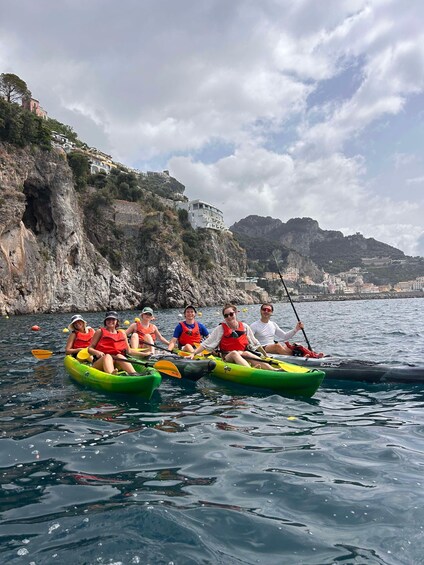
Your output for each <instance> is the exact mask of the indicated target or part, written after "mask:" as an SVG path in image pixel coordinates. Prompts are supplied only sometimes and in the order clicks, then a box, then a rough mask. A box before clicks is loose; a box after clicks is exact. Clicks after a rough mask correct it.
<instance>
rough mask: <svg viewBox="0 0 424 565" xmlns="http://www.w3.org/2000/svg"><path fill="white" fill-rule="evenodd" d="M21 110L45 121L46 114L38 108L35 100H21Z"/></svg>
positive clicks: (38, 103)
mask: <svg viewBox="0 0 424 565" xmlns="http://www.w3.org/2000/svg"><path fill="white" fill-rule="evenodd" d="M22 108H23V109H24V110H28V112H32V113H33V114H35V115H36V116H39V117H40V118H43V120H47V112H46V111H45V110H44V109H43V108H42V107H41V106H40V102H39V101H38V100H36V99H35V98H22Z"/></svg>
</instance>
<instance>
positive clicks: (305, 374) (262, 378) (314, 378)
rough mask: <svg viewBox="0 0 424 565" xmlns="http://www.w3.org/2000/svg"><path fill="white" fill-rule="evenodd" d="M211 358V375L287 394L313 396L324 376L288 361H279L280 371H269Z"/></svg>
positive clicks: (322, 373)
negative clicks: (213, 364) (302, 368)
mask: <svg viewBox="0 0 424 565" xmlns="http://www.w3.org/2000/svg"><path fill="white" fill-rule="evenodd" d="M213 359H214V361H215V363H216V367H215V369H214V370H213V371H212V373H211V374H212V376H214V377H218V378H219V379H223V380H225V381H228V382H232V383H236V384H239V385H244V386H250V387H255V388H264V389H269V390H272V391H275V392H278V393H280V394H284V395H287V396H304V397H310V396H313V395H314V394H315V392H316V391H317V389H318V388H319V386H320V384H321V383H322V381H323V379H324V376H325V374H324V372H323V371H318V370H312V371H310V370H308V369H305V370H303V371H299V369H300V367H296V366H293V365H289V364H288V363H281V369H282V370H280V371H271V370H269V369H260V368H255V367H244V366H242V365H236V364H235V363H226V362H225V361H223V360H222V359H219V358H218V357H213ZM292 368H293V370H291V369H292Z"/></svg>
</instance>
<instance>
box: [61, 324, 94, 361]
mask: <svg viewBox="0 0 424 565" xmlns="http://www.w3.org/2000/svg"><path fill="white" fill-rule="evenodd" d="M68 329H69V331H70V332H71V333H70V335H69V337H68V340H67V342H66V348H65V352H66V355H73V356H74V357H76V355H77V353H78V352H79V351H81V349H86V348H87V347H88V346H89V345H90V343H91V340H92V338H93V335H94V330H93V328H90V326H87V322H86V321H85V320H84V318H83V317H82V316H80V315H79V314H75V316H72V318H71V323H70V324H69V326H68Z"/></svg>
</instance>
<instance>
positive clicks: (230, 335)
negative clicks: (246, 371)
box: [219, 322, 249, 353]
mask: <svg viewBox="0 0 424 565" xmlns="http://www.w3.org/2000/svg"><path fill="white" fill-rule="evenodd" d="M221 326H222V328H223V330H224V335H223V336H222V338H221V341H220V342H219V349H220V350H221V352H222V353H228V352H229V351H245V350H246V348H247V346H248V345H249V340H248V339H247V335H246V330H245V329H244V326H243V323H242V322H239V325H238V328H237V329H236V330H232V329H231V328H229V327H228V326H227V324H225V323H222V324H221Z"/></svg>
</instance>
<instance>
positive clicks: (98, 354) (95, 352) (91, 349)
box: [88, 330, 104, 357]
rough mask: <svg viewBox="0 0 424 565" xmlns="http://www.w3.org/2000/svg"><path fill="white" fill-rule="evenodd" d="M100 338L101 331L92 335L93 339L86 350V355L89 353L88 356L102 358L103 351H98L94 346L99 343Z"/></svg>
mask: <svg viewBox="0 0 424 565" xmlns="http://www.w3.org/2000/svg"><path fill="white" fill-rule="evenodd" d="M101 336H102V330H97V331H96V332H95V333H94V335H93V339H92V340H91V343H90V346H89V348H88V353H90V355H95V356H96V357H104V353H103V351H98V350H97V349H96V345H97V344H98V343H99V341H100V338H101Z"/></svg>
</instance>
